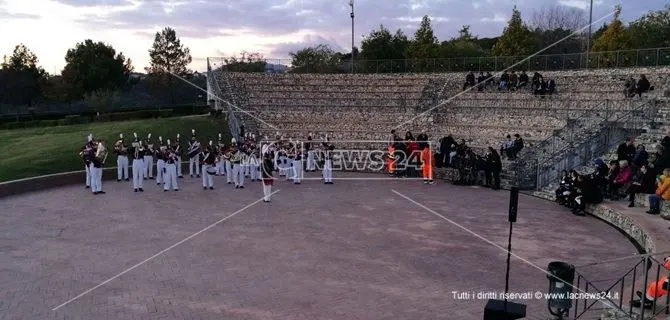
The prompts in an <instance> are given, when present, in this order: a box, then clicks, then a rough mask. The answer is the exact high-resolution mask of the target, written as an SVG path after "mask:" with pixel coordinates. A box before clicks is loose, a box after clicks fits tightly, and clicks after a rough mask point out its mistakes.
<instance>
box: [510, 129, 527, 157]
mask: <svg viewBox="0 0 670 320" xmlns="http://www.w3.org/2000/svg"><path fill="white" fill-rule="evenodd" d="M512 146H513V150H512V151H513V153H512V158H511V159H510V160H514V159H516V157H517V155H518V154H519V152H521V150H523V147H524V145H523V138H521V135H519V134H518V133H515V134H514V143H513V145H512Z"/></svg>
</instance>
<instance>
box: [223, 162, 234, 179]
mask: <svg viewBox="0 0 670 320" xmlns="http://www.w3.org/2000/svg"><path fill="white" fill-rule="evenodd" d="M223 169H224V170H225V173H224V174H225V175H226V182H227V183H231V182H233V165H232V163H230V161H228V160H226V161H224V162H223Z"/></svg>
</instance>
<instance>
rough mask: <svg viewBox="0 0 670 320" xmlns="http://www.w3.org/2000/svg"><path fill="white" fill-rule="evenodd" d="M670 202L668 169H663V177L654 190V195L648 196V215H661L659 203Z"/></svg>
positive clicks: (669, 174)
mask: <svg viewBox="0 0 670 320" xmlns="http://www.w3.org/2000/svg"><path fill="white" fill-rule="evenodd" d="M663 200H670V169H663V176H662V177H661V180H660V181H659V183H658V187H657V188H656V194H650V195H649V210H648V211H647V213H648V214H660V213H661V201H663Z"/></svg>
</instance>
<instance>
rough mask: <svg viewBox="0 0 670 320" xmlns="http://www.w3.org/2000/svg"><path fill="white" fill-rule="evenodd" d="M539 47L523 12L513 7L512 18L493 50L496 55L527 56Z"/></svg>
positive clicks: (492, 52)
mask: <svg viewBox="0 0 670 320" xmlns="http://www.w3.org/2000/svg"><path fill="white" fill-rule="evenodd" d="M536 48H537V43H536V38H535V36H534V35H533V33H532V32H531V31H530V29H529V28H528V26H526V25H525V24H524V22H523V20H522V19H521V12H519V10H517V9H516V6H515V7H514V9H512V18H510V20H509V23H508V24H507V27H505V30H504V31H503V34H502V35H501V36H500V38H498V41H497V42H496V44H495V46H494V47H493V49H492V50H491V54H493V55H494V56H527V55H530V54H532V53H534V51H535V49H536Z"/></svg>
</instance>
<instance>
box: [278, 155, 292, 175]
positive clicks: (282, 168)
mask: <svg viewBox="0 0 670 320" xmlns="http://www.w3.org/2000/svg"><path fill="white" fill-rule="evenodd" d="M290 168H291V166H290V165H289V162H288V158H287V157H279V175H280V176H287V177H288V172H289V169H290Z"/></svg>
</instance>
